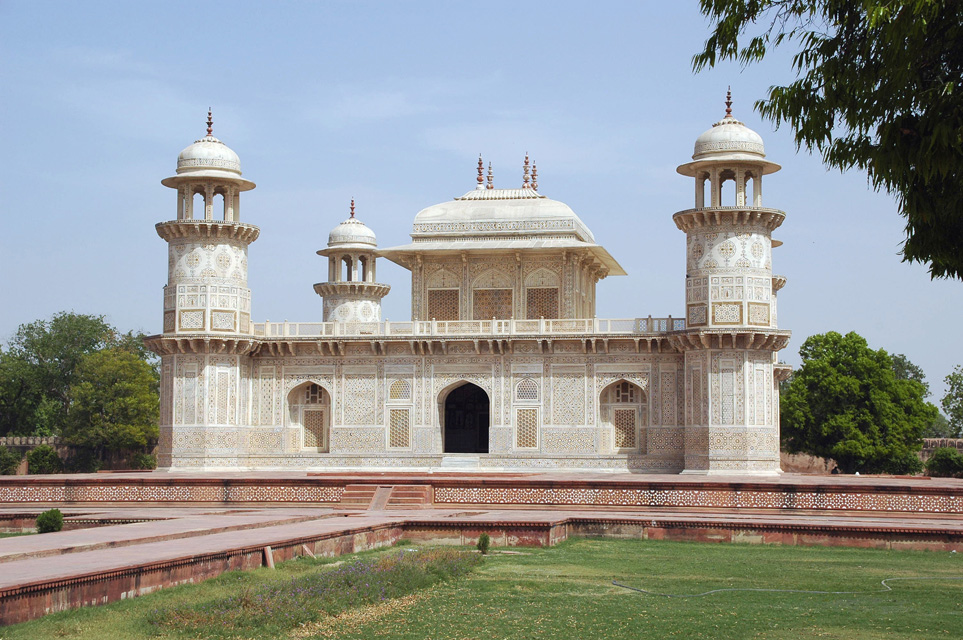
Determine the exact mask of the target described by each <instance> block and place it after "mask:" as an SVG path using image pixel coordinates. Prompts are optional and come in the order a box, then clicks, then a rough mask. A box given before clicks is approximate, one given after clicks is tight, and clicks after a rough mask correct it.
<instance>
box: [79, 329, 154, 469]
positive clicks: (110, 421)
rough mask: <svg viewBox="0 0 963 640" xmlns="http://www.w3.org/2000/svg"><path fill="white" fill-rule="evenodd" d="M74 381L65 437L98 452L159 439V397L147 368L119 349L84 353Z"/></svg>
mask: <svg viewBox="0 0 963 640" xmlns="http://www.w3.org/2000/svg"><path fill="white" fill-rule="evenodd" d="M77 376H78V378H79V382H77V383H76V384H74V385H72V386H71V388H70V395H71V399H72V402H71V404H70V411H69V413H68V416H67V417H68V419H67V422H66V424H65V426H64V430H63V436H64V440H65V441H66V442H67V443H68V444H73V445H77V446H82V447H88V448H91V449H96V450H104V449H133V448H137V447H143V446H145V445H147V443H148V442H149V441H151V440H154V439H156V438H157V420H158V396H157V393H156V391H155V384H156V380H155V377H154V372H153V370H152V369H151V366H150V365H149V364H147V363H146V362H144V361H143V360H141V359H140V358H138V357H137V356H136V355H134V354H132V353H130V352H128V351H123V350H121V349H119V348H115V349H104V350H101V351H95V352H94V353H91V354H88V355H86V356H84V358H83V359H82V360H81V361H80V364H79V366H78V368H77Z"/></svg>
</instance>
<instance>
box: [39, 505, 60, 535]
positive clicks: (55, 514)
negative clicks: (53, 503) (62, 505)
mask: <svg viewBox="0 0 963 640" xmlns="http://www.w3.org/2000/svg"><path fill="white" fill-rule="evenodd" d="M63 528H64V514H62V513H60V509H51V510H49V511H44V512H43V513H41V514H40V515H39V516H37V533H53V532H54V531H60V530H61V529H63Z"/></svg>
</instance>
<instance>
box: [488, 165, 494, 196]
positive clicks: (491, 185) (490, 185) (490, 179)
mask: <svg viewBox="0 0 963 640" xmlns="http://www.w3.org/2000/svg"><path fill="white" fill-rule="evenodd" d="M494 181H495V177H494V176H493V175H492V163H491V162H489V163H488V186H487V187H486V189H494V188H495V182H494Z"/></svg>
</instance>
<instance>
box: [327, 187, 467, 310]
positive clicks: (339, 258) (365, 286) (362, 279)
mask: <svg viewBox="0 0 963 640" xmlns="http://www.w3.org/2000/svg"><path fill="white" fill-rule="evenodd" d="M479 171H481V169H479ZM479 175H481V174H480V173H479ZM377 248H378V241H377V239H376V238H375V234H374V231H372V230H371V229H369V228H368V227H367V226H366V225H365V224H364V223H363V222H361V221H360V220H358V219H357V218H355V217H354V200H352V201H351V215H350V217H348V219H347V220H345V221H344V222H342V223H341V224H339V225H338V226H336V227H335V228H334V229H332V230H331V233H330V234H328V246H327V248H326V249H321V250H320V251H318V255H319V256H325V257H327V258H328V281H327V282H319V283H318V284H316V285H314V291H315V292H316V293H317V294H318V295H319V296H321V297H322V298H323V299H324V303H323V304H324V307H323V314H324V315H323V319H324V321H325V322H380V321H381V299H382V298H384V297H385V295H387V293H388V291H389V290H390V289H391V287H390V286H389V285H387V284H379V283H378V282H376V281H375V276H376V273H377V271H376V263H377V253H376V250H377Z"/></svg>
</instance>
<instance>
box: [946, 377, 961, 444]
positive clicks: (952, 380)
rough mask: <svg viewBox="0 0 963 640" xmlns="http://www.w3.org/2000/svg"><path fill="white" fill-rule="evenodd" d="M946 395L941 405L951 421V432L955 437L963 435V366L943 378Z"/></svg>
mask: <svg viewBox="0 0 963 640" xmlns="http://www.w3.org/2000/svg"><path fill="white" fill-rule="evenodd" d="M943 381H944V382H945V383H946V394H945V395H944V396H943V401H942V402H941V405H942V407H943V411H944V412H946V417H947V418H948V419H949V429H948V430H949V432H950V433H951V434H952V435H954V436H955V437H960V436H961V435H963V365H957V366H956V367H955V368H954V369H953V372H952V373H950V374H949V375H948V376H946V377H945V378H943Z"/></svg>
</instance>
